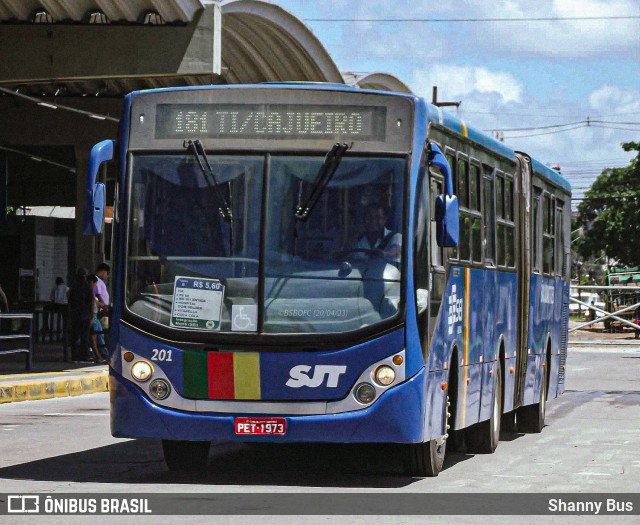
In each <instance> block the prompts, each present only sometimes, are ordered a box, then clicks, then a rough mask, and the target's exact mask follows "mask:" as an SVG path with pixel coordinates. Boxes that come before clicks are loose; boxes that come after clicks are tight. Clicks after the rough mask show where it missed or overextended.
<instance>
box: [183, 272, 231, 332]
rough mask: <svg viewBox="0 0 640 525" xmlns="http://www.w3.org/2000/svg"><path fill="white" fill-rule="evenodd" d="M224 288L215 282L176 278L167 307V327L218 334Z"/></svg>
mask: <svg viewBox="0 0 640 525" xmlns="http://www.w3.org/2000/svg"><path fill="white" fill-rule="evenodd" d="M223 298H224V285H223V284H221V283H220V281H218V280H216V279H194V278H193V277H180V276H178V277H176V280H175V284H174V289H173V302H172V304H171V326H173V327H176V328H189V329H193V330H219V329H220V317H221V313H222V300H223Z"/></svg>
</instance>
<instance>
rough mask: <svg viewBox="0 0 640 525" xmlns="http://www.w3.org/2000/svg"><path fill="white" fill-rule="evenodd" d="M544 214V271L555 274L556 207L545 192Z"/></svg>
mask: <svg viewBox="0 0 640 525" xmlns="http://www.w3.org/2000/svg"><path fill="white" fill-rule="evenodd" d="M542 214H543V217H542V273H544V274H546V275H553V272H554V248H555V246H554V244H555V233H554V227H555V207H554V205H553V200H552V199H551V195H549V194H545V195H544V197H543V208H542Z"/></svg>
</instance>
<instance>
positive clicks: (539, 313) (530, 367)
mask: <svg viewBox="0 0 640 525" xmlns="http://www.w3.org/2000/svg"><path fill="white" fill-rule="evenodd" d="M568 302H569V283H567V282H565V281H563V280H561V279H557V278H550V277H542V276H540V275H535V274H534V275H532V276H531V294H530V296H529V334H528V355H527V373H526V378H525V388H524V395H523V401H522V403H523V405H530V404H532V403H537V402H538V401H539V400H540V386H541V384H542V374H540V373H539V370H540V367H542V365H543V364H544V365H545V366H549V367H551V372H550V375H549V378H550V383H549V385H548V397H549V398H552V397H556V396H557V395H558V390H559V388H558V372H559V368H560V351H561V343H562V340H563V334H562V330H563V329H566V325H564V324H563V323H562V316H563V304H565V303H568ZM547 345H550V350H551V352H550V353H551V362H550V363H547V362H546V355H545V353H546V350H547Z"/></svg>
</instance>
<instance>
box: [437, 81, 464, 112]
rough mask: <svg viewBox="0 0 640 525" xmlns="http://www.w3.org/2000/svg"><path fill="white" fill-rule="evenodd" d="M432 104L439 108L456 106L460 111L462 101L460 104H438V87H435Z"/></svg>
mask: <svg viewBox="0 0 640 525" xmlns="http://www.w3.org/2000/svg"><path fill="white" fill-rule="evenodd" d="M431 103H432V104H433V105H434V106H438V107H439V108H442V107H446V106H454V107H455V108H456V109H460V104H462V100H460V101H459V102H438V86H433V95H432V98H431Z"/></svg>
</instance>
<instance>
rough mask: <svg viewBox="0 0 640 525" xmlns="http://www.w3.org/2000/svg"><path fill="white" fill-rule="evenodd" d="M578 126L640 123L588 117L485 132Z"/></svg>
mask: <svg viewBox="0 0 640 525" xmlns="http://www.w3.org/2000/svg"><path fill="white" fill-rule="evenodd" d="M576 124H586V125H587V126H590V125H595V124H611V125H625V126H640V122H618V121H612V120H598V119H591V118H589V117H587V119H586V120H580V121H578V122H567V123H565V124H549V125H546V126H535V127H529V128H498V129H485V130H484V131H486V132H495V131H501V132H509V131H536V130H539V129H554V128H564V127H567V126H573V125H576Z"/></svg>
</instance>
